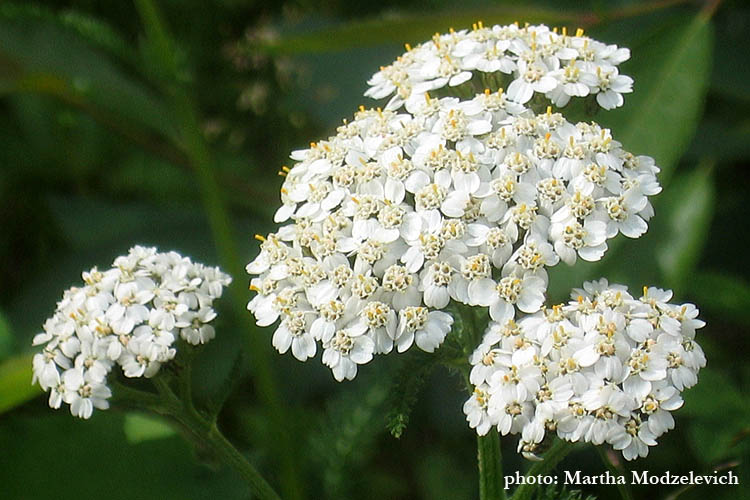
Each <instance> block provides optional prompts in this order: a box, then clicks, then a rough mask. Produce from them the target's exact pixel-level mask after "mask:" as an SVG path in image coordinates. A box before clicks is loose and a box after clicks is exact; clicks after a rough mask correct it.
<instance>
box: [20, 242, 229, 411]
mask: <svg viewBox="0 0 750 500" xmlns="http://www.w3.org/2000/svg"><path fill="white" fill-rule="evenodd" d="M83 281H84V286H82V287H73V288H70V289H68V290H66V291H65V292H64V293H63V298H62V300H61V301H60V302H58V304H57V310H56V311H55V314H54V315H53V316H52V317H51V318H49V319H48V320H47V321H46V322H45V323H44V332H43V333H40V334H38V335H36V336H35V337H34V341H33V343H34V345H35V346H37V345H43V346H44V348H43V350H42V352H40V353H38V354H35V355H34V358H33V381H32V383H36V382H38V383H39V385H40V386H41V387H42V389H43V390H45V391H49V393H50V396H49V405H50V406H51V407H52V408H59V407H60V405H61V404H62V403H63V402H65V403H67V404H68V405H70V411H71V413H72V414H73V415H75V416H77V417H81V418H89V417H90V416H91V414H92V412H93V409H94V408H99V409H106V408H108V407H109V402H108V399H109V397H110V396H111V395H112V391H111V390H110V388H109V386H108V385H107V375H108V374H109V372H110V371H111V370H112V368H113V367H114V366H115V365H119V366H120V367H121V368H122V371H123V373H124V375H125V376H126V377H153V376H154V375H156V373H157V372H158V371H159V368H160V366H161V365H162V364H163V363H165V362H168V361H169V360H171V359H172V358H174V356H175V354H176V350H175V347H174V344H175V341H176V339H177V338H178V337H179V338H181V339H183V340H184V341H185V342H187V343H188V344H192V345H198V344H204V343H206V342H208V341H209V340H211V339H212V338H214V335H215V332H214V328H213V326H211V324H210V323H211V321H212V320H213V319H214V318H215V317H216V312H215V311H214V309H213V301H214V300H215V299H217V298H219V297H221V294H222V289H223V288H224V287H225V286H227V285H228V284H229V283H230V282H231V278H230V277H229V275H227V274H224V273H223V272H221V271H220V270H219V269H218V268H215V267H206V266H204V265H203V264H198V263H193V262H192V261H191V260H190V259H189V258H187V257H182V256H180V255H179V254H177V253H176V252H169V253H157V251H156V249H155V248H144V247H140V246H136V247H133V248H131V249H130V252H129V253H128V255H125V256H121V257H118V258H116V259H115V261H114V264H113V267H112V268H111V269H108V270H106V271H99V270H98V269H96V268H94V269H92V270H91V271H89V272H84V273H83Z"/></svg>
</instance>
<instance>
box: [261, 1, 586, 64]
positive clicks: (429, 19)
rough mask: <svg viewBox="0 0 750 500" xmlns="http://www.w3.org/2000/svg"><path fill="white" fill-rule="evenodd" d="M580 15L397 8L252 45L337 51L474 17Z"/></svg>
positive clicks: (418, 37) (565, 18) (395, 40)
mask: <svg viewBox="0 0 750 500" xmlns="http://www.w3.org/2000/svg"><path fill="white" fill-rule="evenodd" d="M580 17H581V16H580V15H577V14H573V13H566V12H564V11H563V10H561V9H556V10H553V9H546V8H541V7H518V6H514V5H504V6H502V7H499V6H498V7H484V8H473V9H472V8H469V9H467V8H463V9H460V10H455V11H453V12H450V11H449V12H445V11H438V12H400V13H397V14H393V15H390V16H387V17H383V16H380V17H377V18H375V19H368V20H364V21H355V22H348V23H346V24H343V25H339V26H334V27H331V28H327V29H323V30H319V31H316V32H313V33H302V34H290V35H287V36H282V37H281V38H278V39H273V40H268V41H264V42H261V43H260V44H259V45H256V47H255V48H259V49H263V50H266V51H269V52H272V53H278V54H298V53H308V52H336V51H340V50H346V49H351V48H356V47H363V46H370V45H378V44H387V43H390V44H395V45H399V46H400V45H403V44H404V43H411V44H416V43H419V42H421V41H423V40H427V39H429V38H431V37H432V35H433V34H435V33H444V32H447V31H448V30H449V29H450V28H452V27H453V28H456V29H463V28H467V27H470V26H471V25H472V24H473V23H476V22H477V21H482V22H483V23H484V24H485V25H487V26H492V25H493V24H511V23H513V22H516V21H522V22H523V21H526V20H533V21H534V22H541V23H548V24H560V23H563V24H565V23H575V22H576V21H577V19H579V18H580Z"/></svg>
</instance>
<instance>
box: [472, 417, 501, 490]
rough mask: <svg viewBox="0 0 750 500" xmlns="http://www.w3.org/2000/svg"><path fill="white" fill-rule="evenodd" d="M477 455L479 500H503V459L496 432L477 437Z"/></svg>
mask: <svg viewBox="0 0 750 500" xmlns="http://www.w3.org/2000/svg"><path fill="white" fill-rule="evenodd" d="M477 455H478V460H479V498H480V500H504V499H505V489H504V488H503V457H502V453H501V451H500V435H499V434H498V432H497V430H495V429H492V430H491V431H490V432H489V433H487V435H485V436H477Z"/></svg>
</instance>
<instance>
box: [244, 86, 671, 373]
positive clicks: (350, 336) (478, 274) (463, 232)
mask: <svg viewBox="0 0 750 500" xmlns="http://www.w3.org/2000/svg"><path fill="white" fill-rule="evenodd" d="M410 108H411V112H409V113H407V112H401V113H397V112H394V111H381V110H365V109H364V108H362V109H361V110H360V112H359V113H357V114H356V115H355V118H354V120H353V121H351V122H350V123H346V124H345V125H343V126H341V127H339V130H338V133H337V135H335V136H333V137H330V138H329V139H328V140H326V141H321V142H319V143H314V144H313V145H312V147H311V148H310V149H307V150H304V151H296V152H294V153H293V154H292V158H293V159H294V160H296V161H297V163H296V164H295V165H294V167H293V168H291V169H288V168H285V169H284V171H282V172H281V173H282V175H284V176H285V177H286V178H285V181H284V184H283V187H282V189H281V193H282V196H281V197H282V201H283V205H282V206H281V208H279V210H278V211H277V212H276V215H275V221H276V222H278V223H286V225H283V226H282V227H281V228H280V229H279V230H278V231H277V232H276V233H273V234H270V235H268V237H262V236H258V239H259V240H261V241H262V244H261V252H260V254H259V255H258V256H257V258H256V259H255V260H253V261H252V262H251V263H250V264H249V265H248V266H247V272H248V273H249V274H251V275H257V276H256V277H254V278H253V279H252V281H251V289H252V290H255V291H256V292H257V295H256V296H255V297H254V298H253V299H252V300H251V301H250V303H249V304H248V309H249V310H250V311H251V312H252V313H253V314H254V315H255V317H256V319H257V323H258V325H260V326H269V325H271V324H273V323H274V322H276V321H277V320H280V323H279V326H278V328H277V330H276V332H275V334H274V336H273V345H274V346H275V347H276V348H277V349H278V350H279V351H280V352H282V353H285V352H287V351H288V350H289V349H290V348H291V350H292V354H293V355H294V356H295V357H296V358H297V359H299V360H302V361H304V360H307V359H308V358H311V357H313V356H315V354H316V352H317V350H318V344H319V343H320V344H321V345H322V348H323V349H324V352H323V362H324V363H325V364H326V365H328V366H329V367H330V368H331V369H332V370H333V374H334V376H335V378H336V379H337V380H343V379H352V378H353V377H354V376H355V375H356V373H357V365H361V364H364V363H367V362H369V361H370V360H371V359H372V357H373V354H383V353H388V352H390V351H391V350H392V349H393V347H394V346H395V347H396V349H397V350H398V351H399V352H403V351H405V350H406V349H408V348H409V347H410V346H412V344H416V345H417V347H419V348H421V349H423V350H425V351H428V352H432V351H433V350H434V349H435V348H436V347H437V346H439V345H440V344H441V343H442V341H443V339H444V338H445V336H446V334H447V333H448V331H449V330H450V328H451V324H452V322H453V320H452V318H451V316H449V315H448V314H446V313H443V312H440V311H439V310H440V309H443V308H445V307H446V306H447V305H448V303H449V302H450V300H451V299H452V300H454V301H455V302H458V303H462V304H467V305H471V306H483V307H488V308H489V312H490V315H491V317H492V318H493V319H494V320H495V321H505V320H508V319H512V318H514V317H515V315H516V309H518V310H520V311H522V312H525V313H534V312H536V311H538V310H539V309H540V308H541V307H542V304H543V302H544V294H545V291H546V289H547V272H546V270H545V268H546V267H548V266H553V265H555V264H557V263H558V262H559V261H560V260H562V261H564V262H566V263H568V264H573V263H574V262H575V261H576V259H577V257H578V256H580V257H581V258H582V259H584V260H589V261H594V260H598V259H600V258H601V257H602V255H603V254H604V252H605V251H606V249H607V245H606V240H607V239H608V238H612V237H614V236H616V235H617V234H618V233H620V232H621V233H623V234H625V235H626V236H629V237H638V236H640V235H641V234H642V233H643V232H645V230H646V228H647V226H646V222H645V221H646V220H648V219H649V217H650V216H651V215H652V213H653V210H652V208H651V205H650V203H649V201H648V199H647V197H648V196H651V195H653V194H656V193H658V192H659V191H660V189H661V188H660V186H659V184H658V183H657V181H656V177H655V174H656V173H657V172H658V171H659V169H658V167H656V166H655V165H654V162H653V160H652V159H651V158H649V157H645V156H641V157H635V156H633V155H631V154H630V153H627V152H625V151H624V150H623V149H622V148H621V145H620V144H619V143H618V142H617V141H615V140H613V138H612V136H611V134H610V132H609V130H607V129H603V128H601V127H599V126H598V125H596V124H594V123H591V124H585V123H581V124H578V125H573V124H571V123H569V122H567V121H566V120H565V119H564V118H563V116H562V115H560V114H558V113H552V112H551V110H550V109H548V111H547V113H544V114H541V115H534V114H533V113H532V112H531V111H530V110H525V109H523V108H522V107H521V106H519V105H517V104H512V103H508V101H506V99H505V96H504V95H503V94H502V93H500V92H498V93H490V92H489V91H487V92H485V93H482V94H479V95H476V96H475V97H474V98H472V99H470V100H465V101H460V100H459V99H456V98H449V97H446V98H442V99H432V98H430V97H429V96H423V97H422V98H421V101H420V103H419V106H417V105H414V106H411V107H410Z"/></svg>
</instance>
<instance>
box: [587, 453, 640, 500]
mask: <svg viewBox="0 0 750 500" xmlns="http://www.w3.org/2000/svg"><path fill="white" fill-rule="evenodd" d="M595 448H596V452H597V453H598V454H599V458H601V459H602V463H603V464H604V466H605V467H607V469H608V470H609V472H610V473H611V474H612V475H613V476H621V475H622V473H623V470H622V467H618V466H617V465H615V464H614V463H613V462H612V460H610V458H609V456H608V455H607V450H606V449H605V448H604V446H596V447H595ZM617 490H618V491H619V492H620V497H622V500H633V493H632V492H631V491H630V485H629V484H628V483H627V482H625V484H620V483H617Z"/></svg>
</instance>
